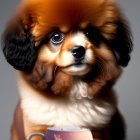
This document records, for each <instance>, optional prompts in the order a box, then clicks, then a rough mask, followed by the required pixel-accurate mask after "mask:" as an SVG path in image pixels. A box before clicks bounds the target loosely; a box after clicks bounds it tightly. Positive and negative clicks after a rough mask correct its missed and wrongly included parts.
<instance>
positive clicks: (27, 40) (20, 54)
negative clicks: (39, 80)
mask: <svg viewBox="0 0 140 140" xmlns="http://www.w3.org/2000/svg"><path fill="white" fill-rule="evenodd" d="M2 49H3V53H4V56H5V57H6V59H7V61H8V62H9V63H10V64H11V65H12V66H13V67H14V68H15V69H17V70H21V71H25V72H29V71H31V70H32V68H33V66H34V63H35V61H36V58H37V50H36V48H35V44H34V38H33V36H32V35H31V33H30V30H29V29H28V27H27V26H25V25H24V24H23V23H22V21H21V20H20V19H18V20H17V21H16V23H15V21H14V23H12V22H10V24H8V26H7V28H6V30H5V32H4V34H3V36H2Z"/></svg>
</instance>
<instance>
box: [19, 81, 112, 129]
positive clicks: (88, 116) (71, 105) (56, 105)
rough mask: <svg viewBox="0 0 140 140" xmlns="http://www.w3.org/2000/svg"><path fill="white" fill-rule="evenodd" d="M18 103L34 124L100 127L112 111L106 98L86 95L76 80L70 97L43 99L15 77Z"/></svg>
mask: <svg viewBox="0 0 140 140" xmlns="http://www.w3.org/2000/svg"><path fill="white" fill-rule="evenodd" d="M19 84H20V85H19V87H20V88H19V90H20V94H21V98H22V107H23V108H24V111H25V112H26V113H27V115H28V117H29V119H30V120H31V121H33V122H34V123H36V124H44V125H45V124H46V125H54V126H83V127H86V128H88V127H102V126H104V125H106V124H107V123H108V122H109V121H110V118H111V116H112V114H113V113H114V111H115V107H114V106H113V104H111V103H110V102H109V101H104V100H103V99H94V98H93V99H92V98H89V97H87V85H86V83H83V82H80V81H76V82H75V84H74V86H73V88H72V90H71V96H70V98H62V99H47V98H44V97H42V96H41V95H40V94H38V93H37V92H36V90H33V89H32V88H31V87H30V86H29V85H28V84H26V82H24V81H23V80H22V79H20V80H19Z"/></svg>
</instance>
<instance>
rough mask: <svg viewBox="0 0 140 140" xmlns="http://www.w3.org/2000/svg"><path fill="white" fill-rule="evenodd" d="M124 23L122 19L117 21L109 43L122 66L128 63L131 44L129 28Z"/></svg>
mask: <svg viewBox="0 0 140 140" xmlns="http://www.w3.org/2000/svg"><path fill="white" fill-rule="evenodd" d="M126 23H127V22H126V21H125V20H124V19H120V20H119V21H118V22H117V32H116V35H115V38H114V39H113V40H112V41H111V44H110V45H111V48H112V49H113V52H114V55H115V56H116V59H117V61H118V64H119V65H121V66H123V67H125V66H127V65H128V62H129V60H130V53H131V51H132V46H133V44H132V35H131V32H130V28H129V26H128V25H127V24H126Z"/></svg>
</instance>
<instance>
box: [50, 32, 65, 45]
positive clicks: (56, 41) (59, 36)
mask: <svg viewBox="0 0 140 140" xmlns="http://www.w3.org/2000/svg"><path fill="white" fill-rule="evenodd" d="M63 41H64V34H63V33H61V32H59V31H55V32H53V33H52V35H51V38H50V42H51V43H52V44H53V45H55V46H58V45H60V44H61V43H62V42H63Z"/></svg>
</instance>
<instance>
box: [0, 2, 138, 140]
mask: <svg viewBox="0 0 140 140" xmlns="http://www.w3.org/2000/svg"><path fill="white" fill-rule="evenodd" d="M18 3H19V0H0V34H1V33H2V31H3V30H4V28H5V25H6V22H7V21H8V19H9V18H10V16H11V15H12V13H13V12H14V10H15V8H16V6H17V4H18ZM118 3H119V4H120V6H121V8H122V10H123V12H124V13H125V15H126V16H127V18H128V19H129V22H130V25H131V28H132V32H133V38H134V51H133V53H132V55H131V56H132V57H131V62H130V63H129V66H128V67H127V68H125V69H124V74H123V75H122V77H121V78H120V79H119V81H118V82H117V84H116V86H115V89H116V91H117V95H118V98H119V108H120V110H121V112H122V113H123V115H124V117H125V119H126V123H127V140H140V74H139V73H140V46H139V45H140V0H118ZM18 98H19V95H18V90H17V84H16V71H15V70H14V69H13V68H12V67H11V66H10V65H9V64H8V63H7V62H6V61H5V59H4V56H3V54H2V51H0V140H9V138H10V126H11V123H12V119H13V112H14V108H15V106H16V103H17V101H18Z"/></svg>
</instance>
